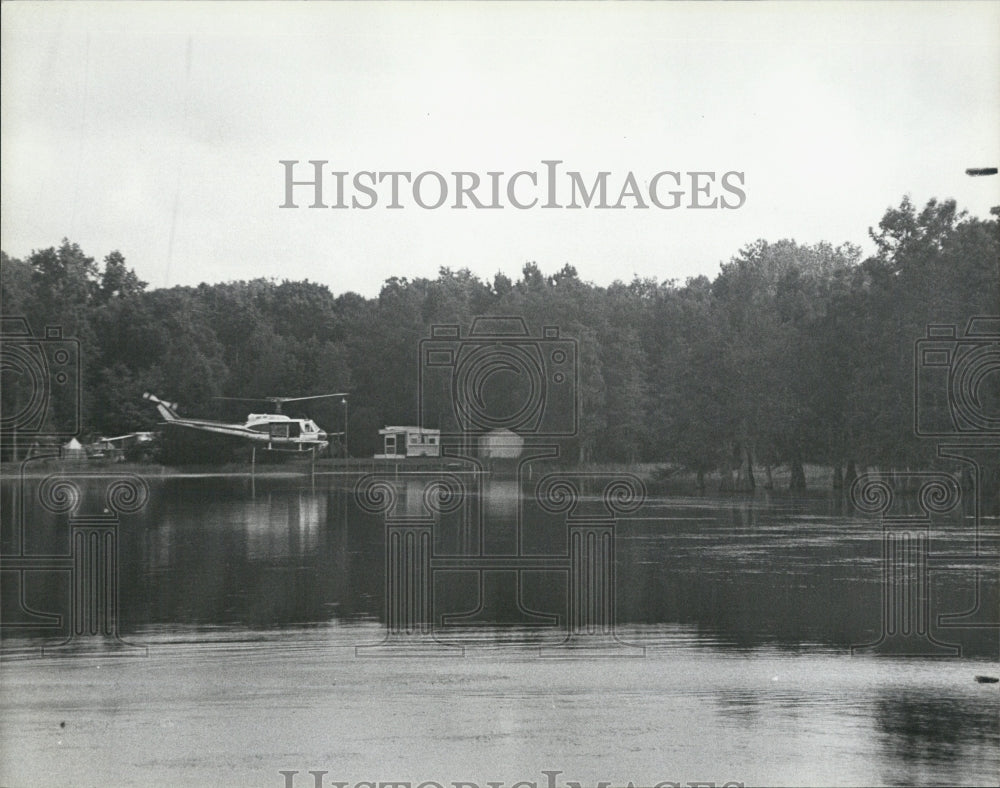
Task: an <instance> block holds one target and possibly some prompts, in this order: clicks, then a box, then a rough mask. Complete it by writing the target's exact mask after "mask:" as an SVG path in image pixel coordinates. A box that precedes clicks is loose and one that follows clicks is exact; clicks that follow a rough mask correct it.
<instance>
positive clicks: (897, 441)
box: [0, 199, 1000, 488]
mask: <svg viewBox="0 0 1000 788" xmlns="http://www.w3.org/2000/svg"><path fill="white" fill-rule="evenodd" d="M998 228H1000V222H998V220H997V218H996V216H994V218H993V219H991V220H981V219H976V218H970V217H968V216H967V215H965V214H963V213H962V212H960V211H959V210H958V209H957V207H956V205H955V203H954V202H953V201H945V202H938V201H935V200H932V201H930V202H929V203H928V204H927V205H926V206H925V207H924V208H923V209H919V210H918V209H917V208H916V206H914V205H913V204H912V203H911V202H910V200H909V199H904V200H903V201H902V203H901V204H900V206H899V207H898V208H892V209H889V210H888V211H887V212H886V214H885V215H884V216H883V217H882V220H881V221H880V222H879V224H878V226H877V228H873V229H872V230H871V231H870V233H871V237H872V240H873V242H874V244H875V249H876V252H875V254H874V255H873V256H871V257H869V258H867V259H864V260H862V259H861V252H860V250H859V249H858V248H857V247H855V246H852V245H849V244H845V245H842V246H838V247H834V246H831V245H830V244H826V243H820V244H816V245H812V246H807V245H800V244H798V243H795V242H794V241H791V240H782V241H778V242H775V243H771V242H767V241H763V240H761V241H757V242H755V243H752V244H750V245H748V246H746V247H745V248H743V249H741V250H740V251H739V252H738V253H737V254H736V255H735V256H733V258H732V259H731V260H730V261H728V262H726V263H724V264H723V265H722V266H721V270H720V271H719V273H718V275H717V276H716V278H715V279H714V280H713V281H710V280H709V279H708V278H706V277H698V278H696V279H691V280H688V281H687V282H685V283H684V284H678V283H677V282H674V281H667V282H663V283H658V282H656V281H651V280H639V279H636V280H635V281H632V282H630V283H623V282H615V283H613V284H612V285H610V286H608V287H597V286H595V285H593V284H590V283H587V282H584V281H581V280H580V278H579V276H578V275H577V272H576V270H575V269H574V268H573V267H572V266H569V265H567V266H565V267H564V268H563V269H562V270H560V271H558V272H556V273H554V274H551V275H546V274H544V273H543V272H542V271H540V270H539V269H538V267H537V266H536V265H535V264H534V263H528V264H526V265H525V266H524V269H523V272H522V276H521V278H520V279H519V280H517V281H511V280H510V279H509V278H508V277H505V276H503V275H502V274H498V275H497V276H496V277H495V278H494V279H493V281H492V282H489V281H484V280H481V279H480V278H478V277H477V276H475V275H474V274H472V273H470V272H469V271H468V270H465V269H463V270H459V271H453V270H449V269H447V268H443V269H441V271H440V273H439V275H438V277H437V278H436V279H433V280H431V279H414V280H408V279H405V278H392V279H390V280H388V281H386V282H385V284H384V286H383V288H382V291H381V293H380V294H379V295H378V297H377V298H374V299H366V298H363V297H361V296H359V295H357V294H354V293H344V294H342V295H339V296H336V295H334V294H333V293H331V292H330V290H329V289H328V288H327V287H326V286H323V285H319V284H316V283H313V282H308V281H306V282H290V281H283V282H277V281H273V280H266V279H257V280H253V281H248V282H230V283H226V284H217V285H207V284H203V285H200V286H198V287H194V288H192V287H174V288H170V289H163V290H151V291H150V290H147V289H146V284H145V283H144V282H142V281H140V280H139V279H138V278H137V277H136V275H135V273H134V272H133V271H132V270H131V269H130V268H129V267H128V266H127V264H126V261H125V259H124V258H123V256H122V255H121V254H120V253H118V252H111V253H110V254H108V255H107V257H106V258H105V259H104V261H103V265H100V264H98V263H96V262H95V260H94V259H93V258H90V257H87V256H86V255H85V254H84V253H83V251H82V250H81V249H80V248H79V247H78V246H77V245H76V244H72V243H70V242H69V241H65V240H64V241H63V243H62V244H61V245H60V246H59V247H58V248H50V249H43V250H39V251H35V252H33V253H32V254H31V256H30V257H28V259H26V260H16V259H10V258H8V257H7V256H6V255H4V256H3V260H2V263H3V266H2V291H0V295H2V310H3V314H4V315H5V316H14V315H17V316H21V315H23V316H26V317H27V319H28V321H29V323H30V325H31V328H32V329H33V331H34V332H35V333H36V334H37V333H38V332H40V331H41V330H42V328H43V327H44V326H46V325H55V324H58V325H62V326H63V327H64V331H65V333H66V334H67V335H71V336H75V337H77V338H78V339H79V341H80V343H81V353H82V365H83V368H82V374H83V409H82V412H83V415H84V423H83V425H82V433H83V437H92V436H96V435H97V434H110V433H120V432H125V431H130V430H136V429H143V428H146V429H148V428H151V427H153V425H154V424H155V423H156V421H157V416H156V414H155V412H153V411H152V409H151V408H149V407H148V406H146V404H145V403H144V402H143V401H142V399H141V394H142V392H143V391H144V390H150V391H155V392H156V393H158V394H160V395H161V396H164V397H166V398H168V399H171V400H176V401H178V402H180V403H181V405H182V410H183V411H184V412H186V413H188V414H192V415H204V416H207V417H211V416H215V417H223V418H231V419H237V418H239V417H241V416H242V415H245V413H246V412H247V406H246V404H245V403H243V404H240V403H235V404H234V403H232V402H227V401H226V400H220V399H218V398H219V397H261V396H266V395H275V394H295V395H306V394H313V393H324V392H331V391H343V390H349V391H350V392H351V398H350V417H349V418H350V423H349V425H348V431H349V434H350V435H351V436H352V440H351V446H350V448H351V451H352V453H353V454H355V455H356V456H364V455H370V454H371V453H372V452H374V451H375V450H376V448H377V437H378V436H377V429H378V427H379V426H381V425H384V424H388V423H414V422H416V420H417V417H418V414H417V387H418V377H419V376H418V365H419V363H420V359H419V355H418V348H419V342H420V340H421V339H423V338H426V337H428V336H429V335H430V329H431V326H432V325H435V324H442V323H457V324H460V325H461V326H463V327H465V328H466V329H467V328H468V326H470V325H471V323H472V321H473V319H474V318H475V317H476V316H479V315H517V316H520V317H522V318H523V319H524V320H525V321H526V323H527V324H528V326H529V327H530V329H531V331H532V333H533V334H535V335H536V336H537V335H538V334H539V332H540V331H541V329H542V327H543V326H546V325H556V326H558V327H559V328H560V331H561V333H562V335H563V336H566V337H573V338H575V339H576V341H577V343H578V344H577V346H578V350H579V361H578V369H579V378H578V390H577V402H578V410H579V431H578V434H577V435H576V436H575V437H574V438H572V439H568V440H567V441H566V446H565V449H566V456H568V457H574V458H578V459H579V460H581V461H622V462H636V461H643V460H644V461H655V462H665V463H672V464H673V465H675V466H677V467H684V468H688V469H690V470H692V471H694V472H696V473H698V474H699V477H700V476H702V475H703V474H704V473H706V472H708V471H712V470H715V469H720V470H722V471H723V479H724V481H725V482H726V483H728V484H730V485H731V486H733V487H735V488H748V487H752V486H753V485H754V484H755V483H756V484H760V483H761V481H762V479H761V474H765V475H766V476H769V474H770V469H771V466H774V465H777V464H787V465H789V466H790V467H791V469H792V484H793V486H802V485H804V483H805V479H804V476H803V475H802V470H801V469H802V466H803V464H804V463H822V464H825V465H830V466H833V467H835V468H837V469H838V472H837V477H836V478H840V477H841V476H842V474H843V472H844V470H845V469H848V465H851V466H853V465H855V464H856V465H859V466H860V465H882V466H886V467H902V466H906V465H913V464H919V463H922V462H926V461H927V460H928V459H929V449H928V448H927V446H926V443H927V442H926V441H920V440H918V439H917V438H915V437H914V433H913V408H914V404H913V396H914V385H913V379H914V343H915V341H916V340H918V339H920V338H922V337H923V336H925V333H926V326H927V324H929V323H954V324H957V326H958V332H959V335H960V336H961V334H962V332H963V331H964V330H965V324H966V321H967V320H968V318H969V317H971V316H973V315H983V314H996V313H997V311H998V305H1000V293H998V282H1000V277H998V267H997V266H998V249H1000V232H998ZM995 377H996V376H994V378H995ZM996 383H997V381H996V380H992V381H986V382H985V384H984V385H987V386H995V385H996ZM7 388H8V390H7V391H5V392H4V395H3V396H4V404H5V405H6V406H7V407H11V401H12V400H11V398H13V397H15V396H17V395H18V394H17V391H16V388H17V387H16V386H15V385H10V386H8V387H7ZM989 393H990V392H987V394H989ZM992 393H993V394H998V393H997V392H992ZM425 396H427V397H429V402H430V406H429V408H430V409H429V410H427V409H425V412H432V413H436V414H437V416H438V419H439V421H440V422H441V426H447V424H448V423H450V422H449V421H448V420H449V419H453V418H454V416H453V415H452V412H451V410H450V408H449V401H450V400H449V397H450V394H449V392H448V391H446V390H442V391H435V390H431V391H427V392H425ZM998 396H1000V394H998ZM308 412H309V415H311V416H313V417H314V418H315V419H316V420H317V421H318V422H319V423H320V424H322V425H323V426H325V427H326V428H327V429H329V430H332V431H338V430H340V429H341V425H342V421H343V418H344V416H343V410H342V408H341V403H339V402H323V401H320V402H314V403H311V404H310V407H309V411H308ZM53 413H54V414H55V415H53V416H52V418H55V419H58V418H59V415H58V410H57V409H56V410H54V411H53ZM49 426H50V427H51V426H58V425H49ZM766 476H765V478H766Z"/></svg>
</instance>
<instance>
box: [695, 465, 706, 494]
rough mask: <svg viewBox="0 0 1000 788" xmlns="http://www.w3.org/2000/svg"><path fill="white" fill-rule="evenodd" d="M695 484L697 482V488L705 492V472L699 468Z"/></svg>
mask: <svg viewBox="0 0 1000 788" xmlns="http://www.w3.org/2000/svg"><path fill="white" fill-rule="evenodd" d="M697 484H698V489H699V490H700V491H701V492H705V472H704V471H703V470H702V469H701V468H699V469H698V482H697Z"/></svg>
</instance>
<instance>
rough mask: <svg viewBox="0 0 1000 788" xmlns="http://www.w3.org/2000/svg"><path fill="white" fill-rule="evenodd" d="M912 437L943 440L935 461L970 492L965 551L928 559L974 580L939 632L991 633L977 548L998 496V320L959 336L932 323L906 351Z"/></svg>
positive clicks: (994, 620)
mask: <svg viewBox="0 0 1000 788" xmlns="http://www.w3.org/2000/svg"><path fill="white" fill-rule="evenodd" d="M913 383H914V389H913V430H914V434H915V435H916V436H917V437H919V438H938V439H942V438H947V439H948V442H947V443H939V444H938V446H937V455H938V457H940V458H942V459H945V460H951V461H957V462H959V463H962V464H963V466H964V469H963V477H962V480H963V485H964V487H965V488H966V489H967V490H970V491H972V492H973V495H972V498H973V501H972V507H971V509H972V521H973V531H972V534H971V535H972V538H973V549H972V551H971V553H970V554H964V555H961V556H954V555H952V556H949V555H934V556H931V559H932V561H933V562H934V563H939V564H940V565H941V571H948V570H949V569H950V567H953V566H955V565H956V559H961V561H960V564H961V565H966V566H968V565H969V564H971V565H972V566H973V567H974V569H973V571H974V573H975V577H974V581H975V598H974V600H973V603H972V606H971V607H970V608H969V609H968V610H966V611H963V612H959V613H942V614H940V615H939V616H938V620H937V625H938V627H939V628H941V629H948V628H951V629H979V628H988V629H996V628H998V627H1000V614H998V611H997V610H996V609H995V608H991V607H990V606H988V605H985V604H984V598H985V593H984V588H983V583H984V582H985V580H986V575H987V573H989V572H992V574H993V577H994V578H996V572H995V567H996V561H997V558H998V556H997V555H996V553H995V552H994V553H992V554H990V553H989V552H988V551H987V550H986V548H985V544H984V538H983V518H984V516H985V515H986V513H987V512H988V511H989V506H990V502H991V499H992V498H995V496H997V495H998V490H997V484H996V477H995V474H996V473H997V472H998V469H1000V317H998V316H986V315H978V316H974V317H971V318H970V319H969V320H968V322H967V323H966V326H965V330H964V331H963V332H962V333H961V334H960V333H959V326H957V325H955V324H953V323H952V324H943V323H932V324H929V325H928V326H927V329H926V336H925V337H923V338H921V339H919V340H917V341H916V343H915V345H914V381H913Z"/></svg>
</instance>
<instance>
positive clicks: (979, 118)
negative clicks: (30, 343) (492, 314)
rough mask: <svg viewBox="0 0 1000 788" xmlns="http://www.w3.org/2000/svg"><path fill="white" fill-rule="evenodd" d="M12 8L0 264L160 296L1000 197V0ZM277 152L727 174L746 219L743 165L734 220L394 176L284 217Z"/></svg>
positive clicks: (633, 246) (585, 253) (678, 266)
mask: <svg viewBox="0 0 1000 788" xmlns="http://www.w3.org/2000/svg"><path fill="white" fill-rule="evenodd" d="M0 13H2V28H0V30H2V49H0V57H2V92H0V102H2V113H0V124H2V129H0V132H2V133H0V146H2V167H0V182H2V195H0V207H2V217H0V219H2V221H0V245H2V248H3V250H4V251H5V252H7V253H8V254H9V255H11V256H14V257H22V258H23V257H26V256H27V255H29V254H30V253H31V251H32V250H34V249H42V248H47V247H49V246H53V245H58V244H59V243H60V241H61V239H62V238H63V237H66V238H68V239H69V240H70V241H73V242H75V243H78V244H79V245H80V246H81V247H82V248H83V250H84V251H85V252H86V253H87V254H89V255H91V256H94V257H95V258H98V259H101V258H103V257H104V256H105V255H106V254H108V253H109V252H111V251H112V250H119V251H121V252H122V254H124V255H125V258H126V261H127V263H128V264H129V265H130V266H132V267H133V268H135V270H136V272H137V273H138V274H139V276H140V277H141V278H142V279H144V280H146V281H147V282H149V284H150V285H151V286H153V287H163V286H172V285H178V284H181V285H192V284H197V283H199V282H203V281H205V282H220V281H229V280H235V279H250V278H255V277H261V276H263V277H274V278H277V279H279V280H281V279H310V280H312V281H316V282H321V283H323V284H326V285H328V286H329V287H330V289H331V290H332V291H333V292H334V293H342V292H345V291H349V290H350V291H355V292H359V293H362V294H363V295H366V296H373V295H376V294H377V293H378V291H379V289H380V287H381V284H382V283H383V282H384V281H385V279H387V278H389V277H392V276H400V277H408V278H411V279H412V278H416V277H420V276H426V277H434V276H436V275H437V272H438V269H439V268H440V267H442V266H447V267H449V268H452V269H458V268H465V267H467V268H469V269H471V270H472V271H473V272H474V273H476V274H477V275H479V276H481V277H484V278H492V276H493V274H494V273H496V272H498V271H502V272H504V273H506V274H507V275H508V276H511V277H517V276H518V275H519V273H520V271H521V268H522V267H523V265H524V264H525V263H526V262H528V261H533V262H536V263H537V264H538V265H539V267H540V268H541V269H542V271H544V272H547V273H548V272H554V271H555V270H557V269H559V268H561V267H562V266H563V265H565V264H567V263H569V264H571V265H573V266H575V267H576V269H577V270H578V272H579V273H580V275H581V277H583V278H584V279H586V280H589V281H592V282H595V283H597V284H600V285H605V284H608V283H610V282H611V281H613V280H615V279H622V280H626V281H627V280H630V279H632V278H633V277H634V276H639V277H644V278H645V277H653V278H656V279H657V280H659V281H663V280H668V279H676V280H679V281H683V280H684V279H686V278H688V277H691V276H697V275H700V274H705V275H707V276H709V277H712V276H714V275H715V273H716V272H717V271H718V269H719V264H720V263H721V262H724V261H727V260H728V259H729V258H731V257H732V256H733V255H734V254H736V253H737V252H738V250H739V249H740V248H741V247H743V246H744V245H746V244H748V243H750V242H752V241H754V240H756V239H758V238H764V239H767V240H770V241H777V240H780V239H782V238H793V239H795V240H796V241H798V242H800V243H816V242H819V241H829V242H831V243H833V244H839V243H843V242H851V243H855V244H859V245H861V246H862V248H863V249H865V250H866V251H867V250H870V249H871V245H870V244H869V243H867V237H868V235H867V234H868V228H869V227H870V226H872V225H876V224H877V223H878V221H879V219H880V218H881V216H882V215H883V213H884V212H885V210H886V209H887V208H889V207H890V206H896V205H898V204H899V202H900V200H901V199H902V197H903V196H904V195H906V194H909V195H910V196H911V198H912V199H913V201H914V202H915V203H916V204H917V205H923V204H924V203H925V202H926V201H927V200H929V199H931V198H938V199H945V198H954V199H956V200H957V201H958V204H959V206H960V207H962V208H964V209H966V210H968V211H969V212H970V213H971V214H973V215H977V216H983V217H986V216H988V214H989V209H990V207H991V206H993V205H997V204H1000V177H996V176H994V177H985V178H970V177H968V176H967V175H966V174H965V169H966V168H968V167H985V166H996V165H997V164H1000V3H987V2H981V3H978V2H977V3H970V4H964V3H959V2H925V3H915V2H914V3H891V4H881V3H843V4H841V3H833V2H831V3H819V4H813V3H809V4H805V3H803V4H799V3H794V2H787V3H774V4H770V3H753V4H747V3H739V4H736V3H734V4H714V3H705V4H703V3H697V4H694V3H623V4H605V3H601V4H591V3H586V2H581V3H572V4H569V3H553V4H548V3H539V4H529V3H489V4H471V3H470V4H466V3H430V4H422V5H416V4H409V3H385V4H364V5H362V4H353V3H337V4H333V3H270V2H267V3H201V2H189V3H182V4H161V3H158V2H141V3H131V2H115V3H90V2H77V3H60V2H51V3H41V2H19V1H15V2H5V3H3V4H2V6H0ZM282 160H295V161H299V162H301V164H300V165H298V166H299V167H301V169H296V170H295V173H296V177H300V176H301V177H303V178H305V177H306V176H308V175H309V174H310V172H311V169H310V168H309V165H307V164H306V162H307V161H309V160H322V161H327V162H329V164H328V165H327V167H326V169H328V170H329V171H330V172H331V173H332V172H333V171H334V170H336V171H344V172H348V173H350V175H348V176H347V178H348V186H350V179H351V178H352V177H353V174H354V173H357V172H359V171H364V170H371V171H376V172H387V171H406V172H411V173H413V175H414V176H415V175H416V174H418V173H420V172H424V171H435V172H441V173H444V174H445V175H448V174H449V173H452V172H455V171H469V172H474V173H477V174H479V175H481V177H482V179H483V181H484V183H485V182H486V179H487V178H488V176H487V173H488V172H491V171H498V172H504V173H506V176H509V175H511V174H512V173H514V172H516V171H519V170H527V171H537V172H539V173H540V174H542V173H543V171H544V165H542V164H541V162H542V161H543V160H560V161H562V162H563V163H562V164H561V165H560V168H561V169H562V170H573V171H578V172H580V173H581V176H582V177H584V179H585V182H587V183H589V182H591V181H593V180H594V178H596V177H597V174H598V173H599V172H602V171H606V172H609V173H610V175H609V176H608V182H609V184H611V185H610V186H609V192H612V195H611V197H610V200H611V201H612V202H614V200H615V199H617V194H618V191H619V189H620V187H621V184H622V183H623V181H624V179H625V178H626V176H627V175H628V173H629V172H633V173H634V174H635V177H636V181H637V183H638V184H639V187H640V190H641V189H647V190H648V186H649V181H650V179H651V177H652V176H654V175H655V174H656V173H658V172H661V171H665V170H666V171H675V172H679V173H682V177H686V176H683V174H684V173H688V172H692V171H701V172H712V173H715V174H716V180H715V186H714V187H713V188H714V189H715V191H712V192H711V193H710V195H709V198H711V197H715V196H719V195H720V194H721V196H723V197H729V198H730V199H731V198H732V197H733V194H732V193H730V194H728V195H726V194H725V193H724V192H721V193H720V192H719V191H718V188H719V187H718V183H719V179H720V178H721V176H722V175H723V174H724V173H726V172H731V171H732V172H739V173H742V176H741V179H742V184H743V187H742V188H743V192H744V193H745V199H744V200H742V201H741V204H740V207H738V208H733V209H728V210H726V209H722V208H718V207H717V208H715V209H705V210H698V209H692V208H688V207H686V205H687V203H689V202H690V200H691V196H690V193H688V194H687V195H686V196H685V198H684V201H685V202H683V203H682V205H681V207H679V208H677V209H672V210H664V209H659V208H656V207H655V206H650V207H649V208H647V209H639V208H634V207H632V206H633V205H634V204H635V201H634V200H631V201H626V202H625V203H624V204H625V205H626V206H628V207H626V208H624V209H622V210H601V209H597V208H594V207H592V208H584V209H579V210H565V209H542V208H540V207H537V206H536V207H535V208H532V209H529V210H517V209H516V208H514V207H513V206H511V205H509V204H508V205H507V207H505V208H504V209H502V210H479V209H467V210H456V209H453V208H451V207H449V206H450V201H449V203H446V205H445V206H444V207H442V208H440V209H437V210H427V209H423V208H421V207H419V205H417V204H415V203H414V202H413V200H412V197H410V196H409V194H408V193H407V192H406V189H408V188H410V187H408V186H407V185H406V184H405V183H404V185H403V190H402V191H403V193H404V194H405V195H406V199H404V200H402V201H401V202H404V203H405V204H404V207H403V208H402V209H398V210H393V209H388V208H386V207H385V205H386V203H387V202H389V200H388V196H389V195H388V189H387V186H386V185H385V184H383V185H382V186H380V187H379V188H378V196H379V200H380V202H379V203H378V204H377V205H376V206H375V207H374V208H372V209H370V210H363V209H360V208H348V209H345V210H336V209H332V208H327V209H311V208H308V207H307V206H308V205H309V204H310V203H311V199H308V198H309V196H310V195H311V190H310V189H308V188H307V189H302V188H301V187H298V188H297V190H296V191H295V195H296V200H297V203H298V204H299V205H300V206H301V207H299V208H296V209H287V208H286V209H282V208H280V207H279V206H280V205H281V204H282V203H283V202H284V200H285V169H284V167H283V165H281V164H279V162H280V161H282ZM506 176H505V177H506ZM332 177H333V176H332V175H327V176H325V178H326V180H324V193H325V194H326V196H327V200H326V201H327V202H332V201H333V197H332V188H333V180H332ZM448 177H449V178H451V177H452V176H450V175H448ZM560 183H561V184H562V185H561V186H560V188H562V187H563V186H565V182H564V181H560ZM525 185H526V184H524V182H523V181H522V186H525ZM483 188H484V194H485V195H486V198H487V200H488V198H489V190H488V188H486V187H485V186H484V187H483ZM540 191H541V190H540ZM528 192H530V189H529V190H528V191H527V192H523V193H528ZM347 193H348V198H347V200H348V202H350V197H351V195H352V194H354V192H352V191H351V190H350V189H348V192H347ZM427 193H428V194H431V195H432V197H433V195H434V193H435V190H434V189H429V190H428V192H427ZM647 194H648V191H647ZM528 196H529V197H530V196H531V194H528ZM540 196H542V197H543V198H544V193H542V194H541V195H540ZM647 202H648V201H647Z"/></svg>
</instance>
